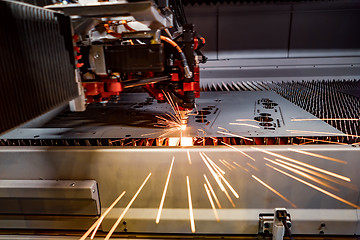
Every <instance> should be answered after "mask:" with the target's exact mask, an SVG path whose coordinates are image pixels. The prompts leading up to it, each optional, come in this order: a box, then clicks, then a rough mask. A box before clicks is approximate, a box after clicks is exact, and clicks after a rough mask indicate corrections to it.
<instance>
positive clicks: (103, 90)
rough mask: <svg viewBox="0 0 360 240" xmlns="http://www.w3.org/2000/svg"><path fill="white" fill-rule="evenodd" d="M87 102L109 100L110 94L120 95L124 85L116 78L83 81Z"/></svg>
mask: <svg viewBox="0 0 360 240" xmlns="http://www.w3.org/2000/svg"><path fill="white" fill-rule="evenodd" d="M82 85H83V87H84V89H85V96H86V98H87V101H88V103H92V102H103V101H108V100H110V98H111V96H117V95H120V92H122V91H123V89H124V87H123V85H122V83H121V82H119V81H118V80H117V79H103V80H101V82H83V83H82Z"/></svg>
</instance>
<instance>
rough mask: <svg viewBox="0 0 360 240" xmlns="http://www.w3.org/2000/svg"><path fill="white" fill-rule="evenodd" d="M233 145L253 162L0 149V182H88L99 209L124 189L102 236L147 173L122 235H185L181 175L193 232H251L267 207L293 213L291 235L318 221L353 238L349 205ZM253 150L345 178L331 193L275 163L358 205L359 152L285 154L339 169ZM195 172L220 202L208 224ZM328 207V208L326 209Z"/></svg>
mask: <svg viewBox="0 0 360 240" xmlns="http://www.w3.org/2000/svg"><path fill="white" fill-rule="evenodd" d="M236 148H237V149H238V150H241V151H243V152H244V153H246V154H248V155H249V156H251V157H252V158H254V159H255V160H256V161H253V160H252V159H250V158H249V157H247V156H245V155H243V154H242V153H240V152H238V151H236V150H235V149H230V148H227V147H202V148H198V147H189V148H170V147H162V148H156V147H155V148H152V147H147V148H141V147H138V148H111V149H109V148H73V149H66V148H34V147H33V148H17V147H12V148H11V147H3V148H1V149H0V176H1V179H39V178H43V179H89V178H90V179H95V180H96V181H97V182H98V185H99V191H100V198H101V204H102V207H103V210H104V209H105V208H106V207H108V206H109V205H110V204H111V203H112V202H113V201H114V200H115V199H116V197H117V196H118V195H119V194H120V193H121V192H122V191H124V190H126V191H127V192H126V194H125V196H124V198H123V199H122V200H121V201H120V202H119V204H118V205H117V206H116V208H115V209H114V210H113V211H112V212H111V214H110V216H109V217H107V218H106V219H105V222H104V224H103V229H104V230H105V231H107V230H109V228H110V227H111V226H112V224H113V223H114V221H115V218H117V217H118V216H119V213H120V212H121V209H122V208H124V207H125V206H126V205H127V204H128V202H129V201H130V199H131V198H132V197H133V195H134V193H135V192H136V191H137V190H138V188H139V186H140V185H141V184H142V183H143V181H144V179H145V177H146V176H147V175H148V174H149V173H150V172H151V173H152V175H151V177H150V179H149V181H148V182H147V183H146V184H145V186H144V188H143V190H142V191H141V192H140V194H139V196H138V197H137V198H136V200H135V202H134V204H133V205H132V206H131V209H130V211H129V212H128V214H126V215H125V218H124V220H125V221H126V222H127V224H126V227H127V230H128V232H152V233H159V232H168V233H169V232H172V233H190V232H191V231H190V226H189V218H188V214H189V210H188V199H187V188H186V176H189V178H190V186H191V194H192V203H193V207H194V215H195V224H196V229H197V231H196V233H218V234H256V233H257V224H258V223H257V220H256V219H255V218H256V217H257V216H258V214H259V213H264V212H265V213H267V212H272V211H270V210H271V209H273V208H275V207H286V208H288V209H289V212H290V213H291V214H293V215H294V221H293V231H294V234H300V233H301V234H316V233H318V227H319V224H320V223H321V222H325V223H326V224H328V228H327V230H326V233H327V234H355V232H356V224H357V221H358V220H357V218H356V210H354V208H353V207H352V206H349V205H347V204H346V203H344V202H341V201H339V200H337V199H335V198H333V197H331V196H328V195H326V194H324V193H323V192H320V191H318V190H315V189H314V188H311V187H309V186H308V185H305V184H303V183H301V182H298V181H296V180H294V179H292V178H289V177H287V176H285V175H283V174H281V173H280V172H277V171H275V170H273V169H271V168H269V167H268V166H266V165H265V164H266V163H269V162H268V161H265V160H264V157H268V158H270V159H275V158H276V157H274V156H271V155H269V154H266V153H263V152H260V151H259V150H257V149H254V148H251V147H236ZM260 149H261V150H267V151H271V152H274V153H277V154H281V155H284V156H286V157H290V158H293V159H296V160H299V161H301V162H304V163H308V164H311V165H314V166H316V167H319V168H321V169H324V170H327V171H331V172H334V173H337V174H341V175H344V176H347V177H349V178H351V182H350V183H347V182H345V181H342V180H341V181H340V182H339V183H340V184H337V183H330V185H331V186H333V187H336V188H337V189H338V191H335V190H333V189H329V188H328V187H324V186H321V185H319V184H318V183H315V182H313V181H311V180H309V179H306V178H304V177H301V176H298V175H296V173H293V172H289V171H288V170H286V169H284V168H281V167H279V166H278V168H281V169H282V170H284V171H286V172H289V173H290V174H292V175H296V176H298V177H299V178H301V179H304V180H305V181H307V182H310V183H312V184H314V185H316V186H318V187H320V188H322V189H324V190H326V191H328V192H330V193H332V194H335V195H336V196H338V197H340V198H342V199H344V200H347V201H349V202H350V203H352V204H356V205H360V202H359V184H360V175H359V174H358V156H359V153H360V152H359V151H360V148H359V147H352V146H332V145H327V146H326V145H323V146H293V147H291V149H295V150H303V151H308V152H311V153H316V154H321V155H324V156H327V157H332V158H336V159H338V160H341V161H346V164H344V163H345V162H334V161H330V160H326V159H324V158H319V157H314V156H308V155H304V154H301V153H298V152H294V151H291V150H289V147H288V146H271V147H265V146H262V147H261V148H260ZM187 150H188V151H189V154H190V157H191V164H190V163H189V160H188V157H187ZM199 152H204V153H205V154H206V155H207V156H208V157H210V158H211V159H212V160H213V161H214V162H215V163H216V164H217V165H218V166H219V167H220V168H222V169H223V170H224V171H225V175H224V176H225V178H226V179H227V181H228V182H229V183H230V184H231V185H232V187H233V188H234V190H235V191H236V192H237V193H238V194H239V196H240V197H239V198H238V199H237V198H235V197H234V195H232V193H231V192H230V191H229V190H228V191H229V194H230V195H231V197H232V199H233V201H234V203H235V208H233V207H232V206H231V204H230V202H229V201H228V200H227V198H226V196H225V195H224V193H223V192H222V191H221V189H220V188H219V186H218V185H217V184H216V182H215V180H214V178H213V177H212V176H211V174H210V172H209V170H208V169H207V167H206V165H205V164H204V162H203V161H202V159H201V157H200V155H199ZM173 156H174V157H175V163H174V168H173V172H172V175H171V178H170V182H169V186H168V191H167V194H166V198H165V203H164V210H163V211H164V212H163V214H162V218H161V220H160V223H159V224H156V223H155V217H156V213H157V209H158V207H159V203H160V200H161V196H162V193H163V189H164V185H165V181H166V178H167V174H168V169H169V167H170V164H171V159H172V157H173ZM219 160H226V161H227V162H228V163H230V164H231V165H232V166H235V168H234V169H232V170H230V169H228V168H227V167H226V166H224V165H222V164H221V162H220V161H219ZM234 162H236V163H237V165H236V164H235V163H234ZM270 164H271V163H270ZM271 165H272V164H271ZM238 166H241V167H238ZM245 169H247V170H245ZM203 174H206V175H207V177H208V179H209V181H210V182H211V185H212V187H213V189H214V191H215V193H216V195H217V197H218V198H219V201H220V203H221V205H222V209H221V210H218V212H219V216H220V222H216V221H215V217H214V215H213V213H212V209H211V206H210V203H209V200H208V198H207V195H206V192H205V190H204V186H203V184H204V183H205V180H204V177H203ZM252 175H254V176H256V177H258V178H259V179H261V180H262V181H263V182H265V183H266V184H268V185H270V186H271V187H273V188H274V189H275V190H276V191H278V192H279V193H281V194H282V195H283V196H284V197H285V198H287V199H288V200H289V201H291V202H292V203H293V204H295V205H296V207H297V208H298V209H299V210H296V209H294V208H293V206H292V205H290V203H289V202H286V201H284V199H282V198H280V197H279V196H277V195H276V194H274V193H273V192H272V191H270V190H268V189H267V188H265V187H264V186H263V185H261V184H260V183H259V182H257V181H256V180H255V179H254V178H253V177H252ZM331 178H332V177H331ZM306 209H307V210H306ZM314 209H317V210H314ZM328 209H334V211H329V210H328ZM354 211H355V212H354ZM26 221H31V220H30V219H28V220H26ZM9 224H10V223H9ZM7 226H9V225H7ZM45 226H46V223H44V228H45ZM53 227H54V226H53ZM74 227H75V226H74ZM123 229H124V226H123V225H122V226H121V227H119V229H118V231H123Z"/></svg>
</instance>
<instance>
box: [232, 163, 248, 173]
mask: <svg viewBox="0 0 360 240" xmlns="http://www.w3.org/2000/svg"><path fill="white" fill-rule="evenodd" d="M233 163H234V164H235V165H236V166H238V167H239V168H241V169H242V170H244V171H246V172H249V170H248V169H247V168H244V167H243V166H241V165H240V164H238V163H237V162H233Z"/></svg>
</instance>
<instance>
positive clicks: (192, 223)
mask: <svg viewBox="0 0 360 240" xmlns="http://www.w3.org/2000/svg"><path fill="white" fill-rule="evenodd" d="M186 184H187V192H188V200H189V214H190V226H191V232H192V233H194V232H195V221H194V213H193V208H192V202H191V191H190V180H189V176H186Z"/></svg>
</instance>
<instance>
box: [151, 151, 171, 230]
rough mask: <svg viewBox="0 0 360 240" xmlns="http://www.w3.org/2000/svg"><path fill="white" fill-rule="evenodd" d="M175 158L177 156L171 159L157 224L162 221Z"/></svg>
mask: <svg viewBox="0 0 360 240" xmlns="http://www.w3.org/2000/svg"><path fill="white" fill-rule="evenodd" d="M174 160H175V157H173V159H172V161H171V165H170V169H169V173H168V176H167V179H166V183H165V187H164V191H163V194H162V197H161V201H160V206H159V211H158V214H157V216H156V220H155V222H156V223H157V224H158V223H159V222H160V216H161V211H162V208H163V206H164V201H165V196H166V191H167V188H168V185H169V180H170V176H171V171H172V168H173V165H174Z"/></svg>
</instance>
